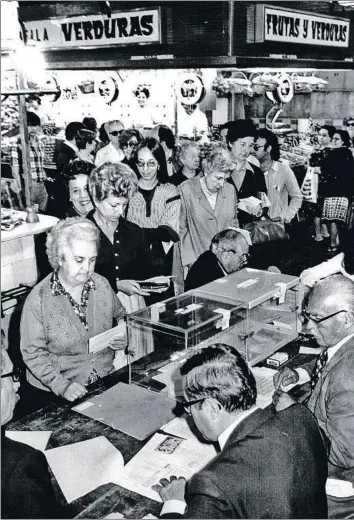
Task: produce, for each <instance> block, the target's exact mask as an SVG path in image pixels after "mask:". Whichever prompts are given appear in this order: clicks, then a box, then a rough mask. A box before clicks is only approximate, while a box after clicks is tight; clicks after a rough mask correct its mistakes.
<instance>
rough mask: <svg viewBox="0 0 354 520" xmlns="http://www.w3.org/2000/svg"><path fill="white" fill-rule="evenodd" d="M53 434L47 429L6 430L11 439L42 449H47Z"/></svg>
mask: <svg viewBox="0 0 354 520" xmlns="http://www.w3.org/2000/svg"><path fill="white" fill-rule="evenodd" d="M51 434H52V432H51V431H47V430H46V431H42V432H41V431H37V432H29V431H17V430H8V431H6V432H5V435H6V437H8V438H9V439H12V440H13V441H17V442H22V443H23V444H27V445H28V446H32V448H35V449H36V450H40V451H44V450H45V449H46V447H47V444H48V441H49V437H50V436H51Z"/></svg>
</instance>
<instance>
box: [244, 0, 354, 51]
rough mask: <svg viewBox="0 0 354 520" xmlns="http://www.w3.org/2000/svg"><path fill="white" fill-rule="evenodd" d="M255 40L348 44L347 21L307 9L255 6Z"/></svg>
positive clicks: (337, 45) (309, 43)
mask: <svg viewBox="0 0 354 520" xmlns="http://www.w3.org/2000/svg"><path fill="white" fill-rule="evenodd" d="M255 22H256V23H255V39H254V41H255V42H257V43H258V42H267V41H270V42H286V43H301V44H307V45H326V46H328V47H348V46H349V28H350V21H349V20H345V19H342V18H333V17H330V16H326V15H319V14H315V13H310V12H306V11H293V10H290V9H285V8H279V9H278V8H274V7H268V6H266V5H257V6H256V19H255Z"/></svg>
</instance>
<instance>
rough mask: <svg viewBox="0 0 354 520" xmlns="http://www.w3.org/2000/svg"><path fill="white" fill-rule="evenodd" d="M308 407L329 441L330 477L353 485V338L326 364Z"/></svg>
mask: <svg viewBox="0 0 354 520" xmlns="http://www.w3.org/2000/svg"><path fill="white" fill-rule="evenodd" d="M307 406H308V408H309V409H310V410H311V411H312V412H313V413H314V414H315V416H316V418H317V420H318V423H319V425H320V426H321V428H322V430H323V431H324V433H325V434H326V436H327V438H328V440H329V441H330V452H329V468H328V470H329V474H330V476H332V475H333V476H335V477H336V478H339V479H343V480H349V481H351V482H352V483H353V484H354V337H352V338H351V339H349V340H348V341H347V342H346V343H345V344H344V345H343V346H342V347H341V348H340V349H339V350H338V351H337V352H336V353H335V354H334V355H333V357H332V358H331V359H330V361H329V362H328V363H327V365H326V366H325V368H324V370H323V372H322V374H321V376H320V379H319V380H318V382H317V384H316V386H315V388H314V389H313V392H312V394H311V397H310V399H309V401H308V403H307Z"/></svg>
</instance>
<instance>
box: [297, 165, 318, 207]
mask: <svg viewBox="0 0 354 520" xmlns="http://www.w3.org/2000/svg"><path fill="white" fill-rule="evenodd" d="M317 192H318V175H317V173H315V171H314V167H313V166H309V167H308V168H307V172H306V175H305V178H304V182H303V183H302V186H301V193H302V196H303V197H304V200H306V201H307V202H313V203H315V204H316V203H317Z"/></svg>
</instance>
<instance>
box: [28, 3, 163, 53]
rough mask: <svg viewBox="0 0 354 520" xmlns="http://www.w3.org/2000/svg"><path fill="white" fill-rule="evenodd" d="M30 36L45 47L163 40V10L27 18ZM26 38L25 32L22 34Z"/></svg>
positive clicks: (158, 41)
mask: <svg viewBox="0 0 354 520" xmlns="http://www.w3.org/2000/svg"><path fill="white" fill-rule="evenodd" d="M25 29H26V36H27V39H28V40H34V41H35V42H37V44H38V46H40V47H41V48H44V49H46V48H47V49H55V48H71V47H101V46H111V45H122V44H132V43H160V42H161V27H160V10H159V8H154V9H141V10H134V11H125V12H120V13H112V16H111V18H107V16H103V15H90V16H74V17H72V18H65V19H58V18H56V19H51V20H38V21H34V22H25ZM20 36H21V38H22V39H23V34H22V33H21V34H20Z"/></svg>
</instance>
